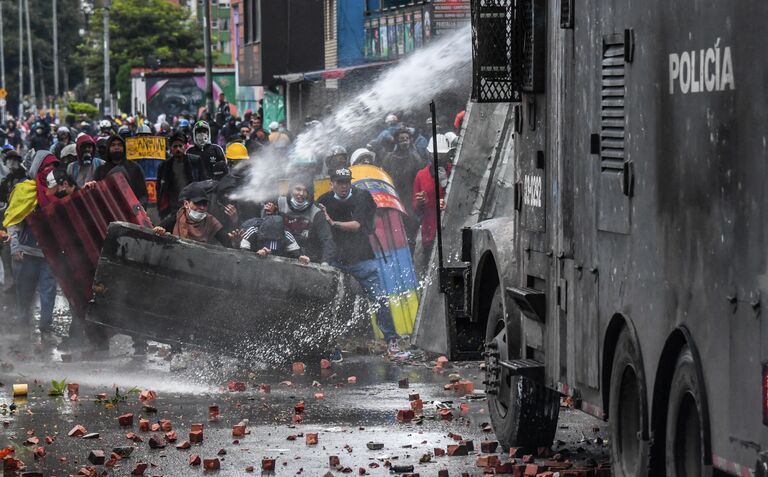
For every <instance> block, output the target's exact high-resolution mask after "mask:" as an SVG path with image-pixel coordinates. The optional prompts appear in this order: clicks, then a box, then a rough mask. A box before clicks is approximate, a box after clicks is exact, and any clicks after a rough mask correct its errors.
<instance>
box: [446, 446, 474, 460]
mask: <svg viewBox="0 0 768 477" xmlns="http://www.w3.org/2000/svg"><path fill="white" fill-rule="evenodd" d="M448 455H449V456H451V457H456V456H460V455H469V452H467V446H463V445H460V444H451V445H449V446H448Z"/></svg>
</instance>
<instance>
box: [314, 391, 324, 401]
mask: <svg viewBox="0 0 768 477" xmlns="http://www.w3.org/2000/svg"><path fill="white" fill-rule="evenodd" d="M314 398H315V399H316V400H318V401H321V400H323V399H325V394H323V393H315V395H314Z"/></svg>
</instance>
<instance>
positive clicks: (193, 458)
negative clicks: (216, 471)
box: [189, 454, 202, 465]
mask: <svg viewBox="0 0 768 477" xmlns="http://www.w3.org/2000/svg"><path fill="white" fill-rule="evenodd" d="M201 462H202V459H200V456H199V455H198V454H192V455H190V456H189V465H200V463H201Z"/></svg>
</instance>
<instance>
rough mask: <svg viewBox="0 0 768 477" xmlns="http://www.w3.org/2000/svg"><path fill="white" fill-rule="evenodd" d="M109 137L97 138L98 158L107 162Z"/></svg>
mask: <svg viewBox="0 0 768 477" xmlns="http://www.w3.org/2000/svg"><path fill="white" fill-rule="evenodd" d="M108 139H109V138H108V137H101V136H100V137H97V138H96V157H98V158H99V159H101V160H102V161H103V160H106V158H107V140H108Z"/></svg>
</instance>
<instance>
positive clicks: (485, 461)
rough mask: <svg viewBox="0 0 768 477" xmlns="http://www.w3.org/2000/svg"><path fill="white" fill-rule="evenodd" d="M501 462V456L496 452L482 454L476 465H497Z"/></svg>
mask: <svg viewBox="0 0 768 477" xmlns="http://www.w3.org/2000/svg"><path fill="white" fill-rule="evenodd" d="M498 463H499V457H498V456H497V455H494V454H490V455H481V456H478V458H477V459H476V460H475V465H476V466H478V467H495V466H496V464H498Z"/></svg>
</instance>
